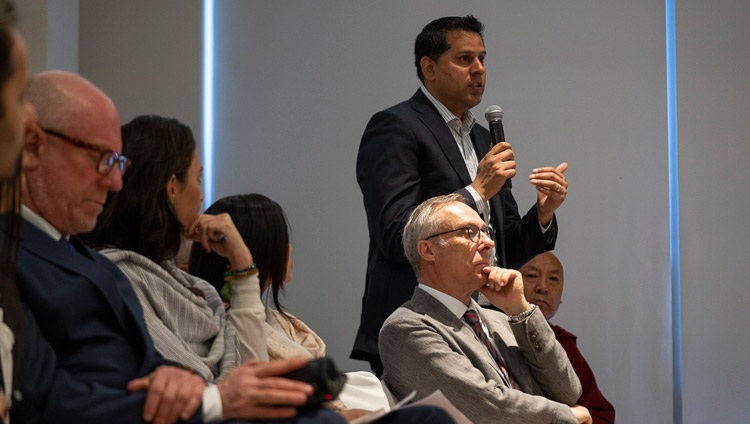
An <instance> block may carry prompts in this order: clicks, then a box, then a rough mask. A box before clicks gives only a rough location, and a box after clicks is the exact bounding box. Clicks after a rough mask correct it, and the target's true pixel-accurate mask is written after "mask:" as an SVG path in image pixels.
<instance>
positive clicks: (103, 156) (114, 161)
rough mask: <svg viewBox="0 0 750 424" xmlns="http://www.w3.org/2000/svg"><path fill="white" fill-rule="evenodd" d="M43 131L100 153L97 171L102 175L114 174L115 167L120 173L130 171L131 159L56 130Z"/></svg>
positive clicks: (43, 129)
mask: <svg viewBox="0 0 750 424" xmlns="http://www.w3.org/2000/svg"><path fill="white" fill-rule="evenodd" d="M42 131H44V132H46V133H47V134H50V135H54V136H55V137H57V138H59V139H60V140H63V141H65V142H67V143H70V144H72V145H74V146H76V147H80V148H82V149H86V150H90V151H92V152H96V153H99V162H98V163H97V168H96V170H97V172H99V173H100V174H102V175H107V174H109V173H110V172H112V170H113V169H114V168H115V166H116V167H117V168H118V169H119V170H120V172H125V170H126V169H128V166H130V159H128V158H126V157H125V156H123V155H121V154H119V153H116V152H113V151H112V150H109V149H105V148H104V147H101V146H97V145H94V144H91V143H87V142H85V141H83V140H78V139H75V138H72V137H68V136H67V135H65V134H63V133H61V132H57V131H54V130H50V129H46V128H42Z"/></svg>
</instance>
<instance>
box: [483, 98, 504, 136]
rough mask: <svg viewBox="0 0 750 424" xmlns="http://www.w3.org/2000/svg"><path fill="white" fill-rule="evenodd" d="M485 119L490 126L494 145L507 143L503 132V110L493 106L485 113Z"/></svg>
mask: <svg viewBox="0 0 750 424" xmlns="http://www.w3.org/2000/svg"><path fill="white" fill-rule="evenodd" d="M484 117H485V118H487V122H488V123H489V124H490V136H492V145H493V146H494V145H496V144H497V143H500V142H501V141H505V131H503V108H501V107H500V106H498V105H492V106H489V107H488V108H487V110H486V111H485V112H484Z"/></svg>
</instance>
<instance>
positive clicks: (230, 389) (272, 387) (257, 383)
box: [218, 357, 313, 420]
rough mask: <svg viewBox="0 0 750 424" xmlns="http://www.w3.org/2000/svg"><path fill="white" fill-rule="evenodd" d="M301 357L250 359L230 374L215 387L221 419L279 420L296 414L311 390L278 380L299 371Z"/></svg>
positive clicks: (303, 364)
mask: <svg viewBox="0 0 750 424" xmlns="http://www.w3.org/2000/svg"><path fill="white" fill-rule="evenodd" d="M305 364H307V359H305V358H302V357H297V358H291V359H285V360H280V361H271V362H261V361H255V360H250V361H247V362H246V363H244V364H243V365H242V366H239V367H236V368H233V369H232V370H230V371H229V373H228V374H227V376H226V378H224V380H223V381H222V382H221V383H219V384H218V386H219V393H221V404H222V408H223V411H224V419H225V420H228V419H278V418H291V417H294V416H295V415H297V407H298V406H301V405H304V404H305V402H307V397H308V396H309V395H311V394H312V393H313V387H312V386H311V385H309V384H307V383H302V382H299V381H294V380H289V379H286V378H282V377H279V376H281V375H284V374H286V373H288V372H290V371H294V370H296V369H299V368H302V367H303V366H305Z"/></svg>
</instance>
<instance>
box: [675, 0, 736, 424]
mask: <svg viewBox="0 0 750 424" xmlns="http://www.w3.org/2000/svg"><path fill="white" fill-rule="evenodd" d="M749 19H750V3H747V2H735V1H727V0H719V1H713V2H710V3H706V2H702V1H695V0H688V1H680V2H678V3H677V13H676V24H677V119H678V124H679V128H678V131H679V139H680V147H679V158H680V227H681V234H682V237H681V252H680V253H681V255H682V317H683V318H682V332H683V339H682V341H683V378H684V380H683V383H684V384H683V385H684V422H685V423H686V424H692V423H695V424H698V423H707V422H715V423H740V422H747V421H748V418H747V417H748V413H750V405H748V399H750V385H749V384H748V381H750V366H748V364H747V357H748V352H750V337H748V335H749V333H748V329H747V324H746V322H745V320H746V318H747V317H746V313H745V308H746V307H747V306H748V304H750V284H748V272H747V269H746V266H747V264H748V252H747V242H748V240H750V225H748V214H747V211H748V210H750V196H749V195H748V194H749V193H750V189H749V188H748V181H750V170H748V166H747V159H748V158H749V157H750V143H748V134H750V120H749V119H748V99H750V50H748V46H749V45H750V31H748V25H747V22H748V20H749Z"/></svg>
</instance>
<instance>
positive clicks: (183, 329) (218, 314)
mask: <svg viewBox="0 0 750 424" xmlns="http://www.w3.org/2000/svg"><path fill="white" fill-rule="evenodd" d="M101 253H102V254H103V255H104V256H106V257H107V258H109V259H110V260H111V261H112V262H114V263H115V264H116V265H117V267H118V268H119V269H120V270H121V271H122V272H123V273H124V274H125V276H126V277H128V279H129V280H130V283H131V285H132V286H133V289H134V290H135V293H136V295H137V296H138V300H139V301H140V302H141V305H142V306H143V315H144V319H145V321H146V327H147V329H148V332H149V334H150V335H151V338H152V339H153V341H154V347H156V350H157V351H158V352H159V353H161V354H162V356H164V358H166V359H167V360H170V361H173V362H176V363H178V364H181V365H183V366H185V367H188V368H190V369H192V370H194V371H195V372H196V373H197V374H198V375H200V376H201V377H203V378H204V379H205V380H206V381H207V382H209V383H210V382H215V381H219V380H221V379H222V378H223V377H224V376H225V375H226V373H227V372H228V371H229V369H231V368H232V367H236V366H238V365H240V354H239V343H238V339H237V330H236V329H235V327H234V325H233V324H232V323H231V322H230V320H229V319H228V316H227V314H226V312H225V311H224V305H223V303H222V301H221V298H220V297H219V294H218V293H217V292H216V289H214V287H213V286H212V285H211V284H209V283H208V282H206V281H204V280H202V279H200V278H198V277H194V276H192V275H190V274H188V273H186V272H184V271H182V270H181V269H179V268H177V267H176V266H175V265H174V263H172V262H165V263H164V264H162V265H158V264H156V263H155V262H153V261H151V260H150V259H148V258H146V257H145V256H142V255H139V254H138V253H135V252H132V251H128V250H119V249H104V250H102V251H101ZM190 288H193V289H197V290H199V291H200V292H201V293H202V294H203V296H199V295H198V294H196V293H194V292H193V291H191V290H190Z"/></svg>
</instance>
